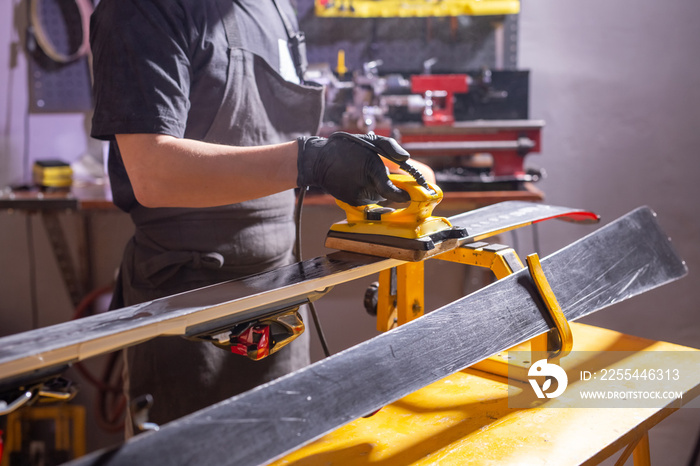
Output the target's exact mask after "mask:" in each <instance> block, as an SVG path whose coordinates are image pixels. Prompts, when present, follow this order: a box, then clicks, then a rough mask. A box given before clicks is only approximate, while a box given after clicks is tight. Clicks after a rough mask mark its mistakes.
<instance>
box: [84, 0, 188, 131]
mask: <svg viewBox="0 0 700 466" xmlns="http://www.w3.org/2000/svg"><path fill="white" fill-rule="evenodd" d="M188 28H189V26H188V24H187V15H186V14H184V12H183V11H182V8H181V7H179V3H178V2H175V1H165V0H102V1H101V2H100V3H99V5H98V6H97V8H96V9H95V12H94V13H93V16H92V19H91V27H90V43H91V47H92V53H93V76H94V79H93V81H94V85H93V95H94V101H95V109H94V115H93V121H92V131H91V134H92V136H93V137H95V138H98V139H105V140H109V139H112V138H113V137H114V135H115V134H130V133H154V134H167V135H171V136H175V137H182V136H183V135H184V133H185V126H186V123H187V115H188V111H189V108H190V102H189V92H190V68H191V66H190V60H189V58H188V53H187V51H188V45H187V37H188V34H189V31H188Z"/></svg>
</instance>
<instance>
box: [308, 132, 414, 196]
mask: <svg viewBox="0 0 700 466" xmlns="http://www.w3.org/2000/svg"><path fill="white" fill-rule="evenodd" d="M298 143H299V156H298V159H297V168H298V172H299V174H298V177H297V184H298V185H299V186H317V187H319V188H322V189H324V190H325V191H326V192H327V193H328V194H330V195H331V196H333V197H335V198H336V199H339V200H341V201H343V202H346V203H348V204H350V205H353V206H360V205H366V204H374V203H377V202H380V201H383V200H385V199H388V200H390V201H394V202H408V201H410V200H411V198H410V196H409V195H408V193H407V192H406V191H403V190H401V189H399V188H397V187H396V186H395V185H394V184H393V183H392V182H391V181H390V180H389V177H388V176H387V170H386V166H385V165H384V164H383V163H382V161H381V159H380V157H379V156H378V155H377V154H381V155H384V156H385V157H387V158H389V159H391V160H393V161H395V162H397V163H402V162H405V161H406V160H407V159H408V158H409V155H408V152H406V151H405V150H404V149H403V148H402V147H401V146H399V144H398V143H397V142H396V141H395V140H394V139H392V138H387V137H383V136H375V135H374V134H371V135H355V134H350V133H344V132H340V131H339V132H336V133H333V134H331V135H330V136H329V137H328V139H326V138H321V137H316V136H307V137H300V138H299V139H298Z"/></svg>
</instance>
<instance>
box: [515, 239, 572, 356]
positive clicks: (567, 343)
mask: <svg viewBox="0 0 700 466" xmlns="http://www.w3.org/2000/svg"><path fill="white" fill-rule="evenodd" d="M526 260H527V267H528V269H529V270H530V276H532V280H533V281H534V282H535V286H537V291H539V293H540V296H541V297H542V300H543V301H544V304H545V306H546V307H547V310H548V311H549V314H550V316H551V317H552V320H553V321H554V325H555V327H556V330H557V334H558V336H559V341H558V344H557V345H556V346H554V345H548V348H547V349H548V351H550V355H549V358H548V359H557V358H563V357H564V356H566V355H567V354H569V353H570V352H571V349H572V348H573V346H574V337H573V335H572V333H571V327H570V326H569V321H568V320H567V319H566V316H565V315H564V313H563V312H562V310H561V306H559V302H558V301H557V297H556V296H555V295H554V291H552V287H551V286H550V285H549V282H548V281H547V277H546V276H545V274H544V271H543V270H542V264H541V263H540V258H539V256H538V255H537V254H536V253H535V254H530V255H529V256H527V258H526Z"/></svg>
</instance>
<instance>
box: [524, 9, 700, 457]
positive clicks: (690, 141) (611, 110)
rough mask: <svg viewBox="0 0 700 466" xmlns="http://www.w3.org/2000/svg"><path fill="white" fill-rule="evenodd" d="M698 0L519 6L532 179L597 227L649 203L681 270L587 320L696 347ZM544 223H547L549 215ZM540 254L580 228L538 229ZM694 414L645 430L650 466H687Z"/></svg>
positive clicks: (699, 338) (699, 322) (699, 336)
mask: <svg viewBox="0 0 700 466" xmlns="http://www.w3.org/2000/svg"><path fill="white" fill-rule="evenodd" d="M698 15H700V2H695V1H688V0H669V1H664V2H637V1H634V0H620V1H615V2H606V1H601V0H595V1H589V2H586V3H585V4H582V3H571V2H560V1H556V0H537V1H528V0H524V1H523V2H522V12H521V15H520V22H519V26H520V32H519V66H520V67H523V68H527V69H530V70H532V78H531V95H530V103H531V116H532V117H534V118H542V119H544V120H545V121H546V122H547V126H546V128H545V129H544V133H543V135H544V141H543V146H544V154H543V156H542V166H544V167H546V169H547V172H548V174H549V176H548V177H547V179H546V180H545V181H544V182H542V184H541V188H542V189H543V190H544V191H545V193H546V201H547V202H548V203H551V204H560V205H567V206H575V207H582V208H587V209H591V210H594V211H596V212H598V213H599V214H600V215H601V216H602V220H603V222H604V223H606V222H609V221H611V220H613V219H615V218H616V217H619V216H620V215H623V214H624V213H626V212H628V211H630V210H632V209H634V208H635V207H638V206H641V205H649V206H650V207H652V208H653V209H654V210H655V211H656V212H657V214H658V218H659V222H660V223H661V225H662V226H663V227H664V229H665V231H666V232H667V233H668V234H669V235H670V237H671V238H672V240H673V244H674V245H675V247H676V249H677V250H678V251H679V253H680V255H681V257H683V258H684V259H685V261H686V262H687V264H688V268H689V270H690V273H689V275H688V276H687V277H686V278H684V279H683V280H680V281H678V282H675V283H673V284H670V285H667V286H664V287H662V288H660V289H658V290H655V291H652V292H650V293H646V294H644V295H643V296H640V297H637V298H634V299H632V300H629V301H626V302H623V303H620V304H618V305H616V306H613V307H612V308H610V309H607V310H605V311H604V312H600V313H597V314H595V315H593V316H591V317H589V318H587V319H585V322H587V323H592V324H595V325H600V326H603V327H608V328H612V329H615V330H619V331H622V332H625V333H629V334H632V335H638V336H641V337H646V338H651V339H655V340H666V341H671V342H674V343H680V344H684V345H688V346H692V347H695V348H698V347H700V319H698V315H699V313H698V309H699V307H698V302H700V287H698V278H697V277H698V271H700V243H698V238H699V237H700V217H699V216H698V214H699V213H700V210H699V209H698V200H699V199H700V183H698V181H697V176H698V174H699V173H700V158H698V148H699V147H700V132H699V131H698V129H697V127H698V122H700V62H698V60H696V59H695V57H696V56H697V52H696V50H697V47H698V45H700V29H699V28H698V27H697V24H696V21H695V18H697V17H698ZM550 223H551V222H550ZM541 230H542V231H541V243H542V252H543V253H549V252H552V251H554V250H556V249H558V248H559V247H561V246H563V245H565V244H567V243H569V242H571V241H573V240H575V239H577V238H578V237H579V236H580V234H581V233H582V231H581V230H584V228H572V226H571V225H566V224H548V225H546V226H543V227H542V228H541ZM696 411H697V410H694V409H688V410H681V411H680V412H678V413H675V414H674V415H673V416H671V417H670V418H669V419H668V420H666V421H664V422H663V423H662V424H660V425H659V426H657V427H656V428H654V429H653V430H652V431H651V433H650V439H651V453H652V464H686V462H687V461H688V458H689V455H690V449H691V448H692V445H693V442H694V441H695V438H696V437H697V435H698V430H699V428H698V423H699V421H700V416H698V413H697V412H696Z"/></svg>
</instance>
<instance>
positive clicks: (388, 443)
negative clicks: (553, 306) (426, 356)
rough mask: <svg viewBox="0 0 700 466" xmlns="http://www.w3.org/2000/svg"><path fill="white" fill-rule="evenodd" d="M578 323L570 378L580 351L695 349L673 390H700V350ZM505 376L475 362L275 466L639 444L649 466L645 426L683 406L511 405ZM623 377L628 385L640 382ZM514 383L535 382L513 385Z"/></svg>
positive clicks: (544, 454)
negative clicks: (480, 368)
mask: <svg viewBox="0 0 700 466" xmlns="http://www.w3.org/2000/svg"><path fill="white" fill-rule="evenodd" d="M571 328H572V331H573V336H574V351H573V352H572V353H571V356H568V357H566V358H563V359H562V360H561V365H562V367H563V368H564V369H566V370H567V375H568V377H569V384H570V385H572V384H576V383H581V382H580V380H579V378H580V373H581V370H580V369H581V367H583V366H582V365H581V363H582V361H581V360H580V359H581V357H583V356H585V355H586V354H589V355H595V354H596V353H581V352H589V351H590V352H597V354H598V357H599V356H600V355H601V354H612V353H608V352H613V351H614V352H622V351H625V352H631V353H629V355H628V356H626V359H625V365H626V367H634V364H635V362H637V363H640V364H648V362H649V361H650V358H654V357H655V356H656V355H657V354H658V355H662V354H665V355H668V354H669V353H668V352H671V351H690V352H695V353H696V354H688V353H685V354H687V355H689V356H692V357H690V358H689V357H680V358H678V359H679V362H678V365H679V366H678V368H679V369H680V370H681V371H683V374H684V376H685V375H689V376H690V377H684V381H683V384H682V387H681V386H679V385H674V390H682V392H683V404H686V403H688V402H689V401H690V400H692V399H693V398H694V397H696V396H697V395H698V394H699V392H700V371H697V364H695V366H693V364H694V363H693V361H697V360H698V359H697V358H696V357H695V356H696V355H697V354H700V350H696V349H692V348H687V347H683V346H679V345H675V344H671V343H665V342H656V341H651V340H646V339H642V338H637V337H632V336H629V335H624V334H621V333H618V332H614V331H612V330H606V329H601V328H597V327H592V326H588V325H583V324H576V323H573V324H571ZM603 351H604V352H606V353H600V352H603ZM648 352H657V353H653V354H650V353H648ZM697 357H700V356H697ZM599 359H600V358H599ZM602 359H603V360H604V359H605V358H604V357H603V358H602ZM635 360H636V361H635ZM642 361H643V362H642ZM604 364H607V363H604ZM587 367H588V366H587ZM691 374H692V375H691ZM349 376H350V375H349ZM507 381H508V380H507V379H506V378H505V377H501V376H494V375H490V374H487V373H485V372H482V371H478V370H474V369H466V370H464V371H461V372H457V373H456V374H453V375H451V376H449V377H446V378H444V379H442V380H440V381H438V382H436V383H434V384H432V385H429V386H427V387H425V388H423V389H421V390H418V391H416V392H414V393H412V394H410V395H408V396H406V397H404V398H402V399H400V400H398V401H397V402H395V403H392V404H391V405H389V406H386V407H384V408H382V409H381V410H380V411H379V412H378V413H377V414H375V415H374V416H371V417H369V418H362V419H358V420H355V421H353V422H351V423H350V424H348V425H346V426H344V427H341V428H339V429H337V430H335V431H334V432H332V433H330V434H328V435H326V436H324V437H322V438H321V439H319V440H317V441H315V442H313V443H311V444H310V445H307V446H306V447H303V448H301V449H299V450H297V451H295V452H293V453H291V454H290V455H288V456H286V457H284V458H282V459H280V460H278V461H277V462H275V463H273V464H274V465H276V466H277V465H295V466H302V465H318V464H323V465H354V466H356V465H363V464H365V465H369V464H372V465H403V464H415V465H428V464H431V465H432V464H439V465H450V464H454V465H464V464H552V465H564V464H597V463H599V462H600V461H602V460H604V459H606V458H608V457H610V456H612V455H613V454H615V453H616V452H618V451H619V450H621V449H623V448H625V451H624V452H623V453H622V455H621V456H620V458H622V457H623V456H625V455H626V456H629V455H630V454H632V452H633V450H634V461H635V464H637V465H640V464H648V463H649V443H648V436H647V431H648V430H649V429H650V428H652V427H653V426H655V425H656V424H658V423H659V422H660V421H661V420H663V419H664V418H666V417H667V416H669V415H670V414H672V413H673V412H674V411H675V410H676V409H678V408H679V407H680V403H679V402H677V401H670V402H669V403H667V404H666V405H664V407H657V408H591V407H583V408H581V407H567V406H573V405H571V404H570V402H569V404H566V403H567V402H561V401H560V399H556V398H554V399H547V400H543V401H541V402H537V403H535V404H537V405H538V406H537V407H532V408H527V409H522V408H521V409H516V408H510V407H509V397H508V395H509V385H508V383H507ZM626 383H627V388H630V387H631V386H630V385H629V384H630V383H631V384H634V382H626ZM632 388H633V387H632ZM510 390H511V394H513V390H516V393H517V390H522V391H523V392H524V391H525V390H531V389H530V386H529V385H528V384H527V383H522V384H520V385H518V384H517V383H515V384H514V386H512V387H510ZM511 401H512V398H511ZM697 401H698V400H696V402H697ZM557 403H559V407H557ZM582 405H583V406H586V404H582ZM562 406H563V407H562ZM588 406H590V403H589V404H588ZM623 462H624V461H623Z"/></svg>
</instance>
